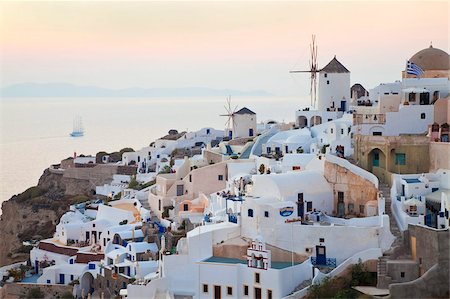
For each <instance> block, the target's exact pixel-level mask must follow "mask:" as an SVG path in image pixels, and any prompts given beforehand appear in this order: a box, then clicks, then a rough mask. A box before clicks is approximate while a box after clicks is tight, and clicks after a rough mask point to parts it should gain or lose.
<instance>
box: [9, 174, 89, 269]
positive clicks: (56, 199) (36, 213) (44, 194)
mask: <svg viewBox="0 0 450 299" xmlns="http://www.w3.org/2000/svg"><path fill="white" fill-rule="evenodd" d="M68 187H70V188H71V189H73V186H70V183H69V182H67V181H66V180H65V179H63V175H62V174H57V173H52V172H50V171H49V169H46V170H45V171H44V173H43V174H42V176H41V177H40V179H39V182H38V185H37V186H35V187H31V188H29V189H27V190H26V191H24V192H23V193H21V194H18V195H15V196H13V197H11V198H10V199H9V200H8V201H5V202H4V203H3V204H2V211H3V212H2V215H1V219H0V266H3V265H7V264H10V263H14V262H17V261H25V260H27V259H28V257H29V254H28V253H29V250H30V249H31V248H30V247H27V246H23V245H22V242H23V241H29V240H41V239H45V238H49V237H52V236H53V232H54V231H55V226H56V224H57V223H58V221H59V218H60V217H61V216H62V215H63V214H64V213H65V212H66V211H67V210H68V209H69V206H70V204H73V203H75V202H78V201H83V200H86V199H87V198H88V197H87V196H85V195H77V196H71V195H66V188H68Z"/></svg>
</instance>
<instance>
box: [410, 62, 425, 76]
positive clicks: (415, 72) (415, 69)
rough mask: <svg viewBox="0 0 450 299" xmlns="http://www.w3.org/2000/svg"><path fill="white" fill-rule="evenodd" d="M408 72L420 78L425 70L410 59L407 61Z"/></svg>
mask: <svg viewBox="0 0 450 299" xmlns="http://www.w3.org/2000/svg"><path fill="white" fill-rule="evenodd" d="M406 73H407V74H410V75H416V77H418V78H420V76H421V75H422V74H423V70H422V69H421V68H420V66H418V65H417V64H415V63H414V62H411V61H409V60H408V62H407V63H406Z"/></svg>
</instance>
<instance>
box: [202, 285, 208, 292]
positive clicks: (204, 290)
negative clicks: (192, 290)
mask: <svg viewBox="0 0 450 299" xmlns="http://www.w3.org/2000/svg"><path fill="white" fill-rule="evenodd" d="M203 293H208V285H207V284H203Z"/></svg>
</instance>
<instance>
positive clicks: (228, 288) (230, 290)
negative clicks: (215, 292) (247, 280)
mask: <svg viewBox="0 0 450 299" xmlns="http://www.w3.org/2000/svg"><path fill="white" fill-rule="evenodd" d="M227 295H228V296H233V288H232V287H227Z"/></svg>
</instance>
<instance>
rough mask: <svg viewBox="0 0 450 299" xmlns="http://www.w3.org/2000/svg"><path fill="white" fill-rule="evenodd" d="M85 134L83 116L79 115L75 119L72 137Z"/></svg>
mask: <svg viewBox="0 0 450 299" xmlns="http://www.w3.org/2000/svg"><path fill="white" fill-rule="evenodd" d="M83 135H84V129H83V123H82V122H81V117H80V116H77V117H75V118H74V120H73V131H72V133H70V136H72V137H82V136H83Z"/></svg>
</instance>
